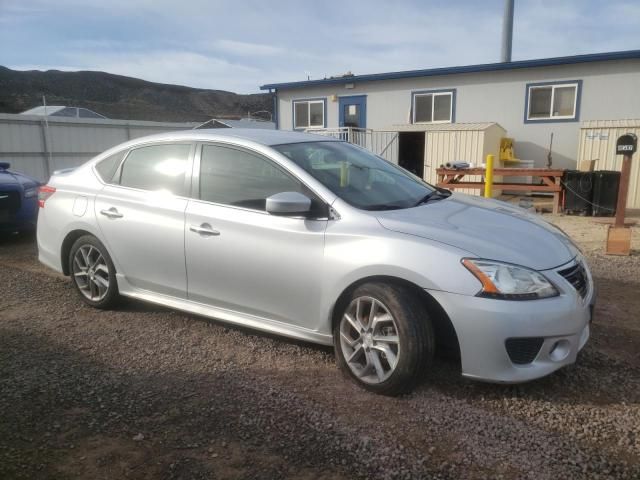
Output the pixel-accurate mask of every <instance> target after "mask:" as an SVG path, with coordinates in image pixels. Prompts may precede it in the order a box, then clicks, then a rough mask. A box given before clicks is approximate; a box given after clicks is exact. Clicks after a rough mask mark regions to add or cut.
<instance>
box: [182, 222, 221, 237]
mask: <svg viewBox="0 0 640 480" xmlns="http://www.w3.org/2000/svg"><path fill="white" fill-rule="evenodd" d="M189 230H191V231H192V232H196V233H199V234H200V235H211V236H214V237H217V236H218V235H220V232H219V231H217V230H214V229H213V228H211V225H209V224H208V223H203V224H202V225H200V226H198V225H191V226H189Z"/></svg>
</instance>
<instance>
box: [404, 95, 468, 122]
mask: <svg viewBox="0 0 640 480" xmlns="http://www.w3.org/2000/svg"><path fill="white" fill-rule="evenodd" d="M424 93H450V94H451V122H449V123H456V97H457V89H456V88H439V89H437V90H414V91H412V92H411V107H410V109H409V110H410V111H409V116H410V117H411V123H412V124H415V122H414V118H413V107H414V105H415V97H416V95H420V94H424ZM430 123H434V122H419V123H418V125H429V124H430ZM435 123H445V122H435Z"/></svg>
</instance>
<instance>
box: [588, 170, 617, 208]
mask: <svg viewBox="0 0 640 480" xmlns="http://www.w3.org/2000/svg"><path fill="white" fill-rule="evenodd" d="M619 187H620V172H616V171H608V170H601V171H599V172H594V173H593V216H594V217H612V216H614V215H615V214H616V204H617V202H618V188H619Z"/></svg>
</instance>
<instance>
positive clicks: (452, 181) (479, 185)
mask: <svg viewBox="0 0 640 480" xmlns="http://www.w3.org/2000/svg"><path fill="white" fill-rule="evenodd" d="M436 173H437V174H438V187H443V188H450V189H455V188H471V189H480V191H481V192H482V191H484V175H485V174H486V170H485V169H484V168H465V169H460V170H455V169H452V168H438V169H437V170H436ZM563 174H564V170H562V169H555V168H494V169H493V175H494V177H503V179H505V178H507V177H539V178H540V179H542V184H531V183H517V182H516V183H509V182H507V181H501V182H494V184H493V186H494V187H496V188H499V189H501V190H513V191H522V192H551V193H553V213H558V212H559V211H560V194H561V193H562V184H561V183H560V180H561V179H562V175H563ZM465 175H481V176H482V177H483V179H482V181H480V182H478V181H463V179H464V177H465Z"/></svg>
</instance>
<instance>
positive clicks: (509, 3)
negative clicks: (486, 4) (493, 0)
mask: <svg viewBox="0 0 640 480" xmlns="http://www.w3.org/2000/svg"><path fill="white" fill-rule="evenodd" d="M513 2H514V0H505V1H504V16H503V17H502V51H501V53H500V61H501V62H503V63H507V62H510V61H511V46H512V43H513Z"/></svg>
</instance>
